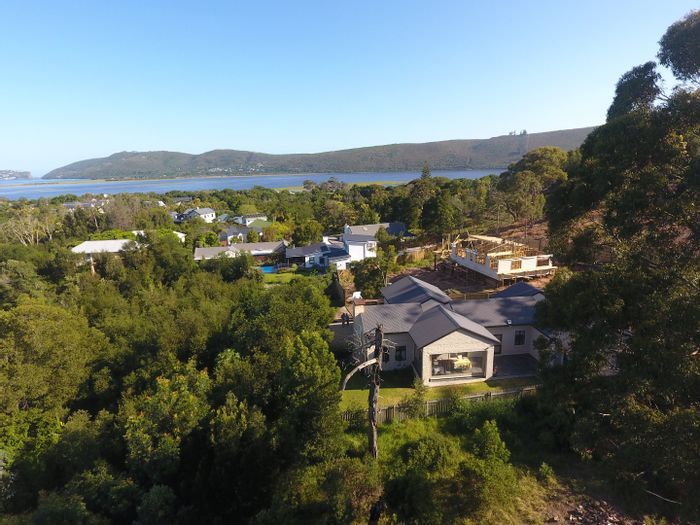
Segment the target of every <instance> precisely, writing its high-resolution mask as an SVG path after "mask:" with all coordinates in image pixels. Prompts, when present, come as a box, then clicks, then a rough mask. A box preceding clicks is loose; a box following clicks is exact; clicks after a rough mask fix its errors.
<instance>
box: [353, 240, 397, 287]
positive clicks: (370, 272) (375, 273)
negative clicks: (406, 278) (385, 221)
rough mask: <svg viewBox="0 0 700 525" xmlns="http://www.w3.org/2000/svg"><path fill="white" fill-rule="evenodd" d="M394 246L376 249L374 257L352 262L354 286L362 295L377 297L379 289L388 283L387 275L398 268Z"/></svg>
mask: <svg viewBox="0 0 700 525" xmlns="http://www.w3.org/2000/svg"><path fill="white" fill-rule="evenodd" d="M398 267H399V266H398V263H397V262H396V248H395V247H394V246H389V247H388V248H387V249H386V251H385V250H382V249H381V248H378V249H377V256H376V257H368V258H366V259H363V260H362V261H358V262H355V263H353V264H352V272H353V276H354V279H355V288H356V289H357V290H360V291H361V292H362V294H363V296H364V297H367V298H370V297H379V294H380V290H381V289H382V288H383V287H384V286H386V285H387V284H388V283H389V276H390V275H391V274H392V273H393V272H396V271H397V270H398Z"/></svg>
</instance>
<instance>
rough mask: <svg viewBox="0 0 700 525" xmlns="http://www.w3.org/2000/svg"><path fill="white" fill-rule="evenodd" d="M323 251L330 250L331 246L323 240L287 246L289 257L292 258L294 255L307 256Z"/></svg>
mask: <svg viewBox="0 0 700 525" xmlns="http://www.w3.org/2000/svg"><path fill="white" fill-rule="evenodd" d="M321 252H330V248H329V247H328V246H327V245H326V244H324V243H322V242H315V243H313V244H309V245H308V246H297V247H294V248H287V259H291V258H292V257H306V256H308V255H313V254H315V253H321Z"/></svg>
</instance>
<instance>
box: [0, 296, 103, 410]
mask: <svg viewBox="0 0 700 525" xmlns="http://www.w3.org/2000/svg"><path fill="white" fill-rule="evenodd" d="M0 334H2V337H1V338H0V354H2V355H3V356H4V358H3V359H2V360H0V407H2V410H3V411H5V412H14V411H17V410H26V409H28V408H31V407H36V408H41V409H43V410H56V409H60V408H62V407H63V406H65V404H66V403H68V402H69V401H70V400H72V399H73V398H74V397H75V396H76V395H77V393H78V390H79V388H80V387H81V385H82V383H83V382H84V381H85V380H86V379H87V377H88V373H89V368H88V365H89V363H90V361H91V360H93V359H94V358H95V356H97V355H99V354H100V353H102V352H104V351H105V348H106V344H107V342H106V340H105V338H104V336H103V335H102V334H101V333H100V332H99V331H97V330H95V329H93V328H90V327H89V326H88V323H87V320H86V319H85V317H83V316H82V315H80V314H78V313H77V312H71V311H68V310H65V309H64V308H61V307H58V306H50V305H47V304H44V303H43V302H41V301H40V300H29V299H27V300H24V301H20V303H19V304H18V305H17V306H16V307H14V308H12V309H10V310H7V311H0Z"/></svg>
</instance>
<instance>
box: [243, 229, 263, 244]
mask: <svg viewBox="0 0 700 525" xmlns="http://www.w3.org/2000/svg"><path fill="white" fill-rule="evenodd" d="M246 241H247V242H260V235H258V232H256V231H255V230H250V231H249V232H248V234H247V235H246Z"/></svg>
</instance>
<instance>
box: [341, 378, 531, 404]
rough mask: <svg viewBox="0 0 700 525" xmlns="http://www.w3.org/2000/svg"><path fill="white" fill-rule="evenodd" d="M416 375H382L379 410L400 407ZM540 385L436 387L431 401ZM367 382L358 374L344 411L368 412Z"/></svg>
mask: <svg viewBox="0 0 700 525" xmlns="http://www.w3.org/2000/svg"><path fill="white" fill-rule="evenodd" d="M414 377H415V376H414V374H413V371H412V370H411V369H410V368H409V369H404V370H395V371H391V372H383V373H382V386H381V388H380V389H379V406H381V407H387V406H392V405H396V404H397V403H400V402H401V400H402V399H403V398H404V397H406V396H408V395H410V394H411V393H412V392H413V378H414ZM537 383H538V379H537V378H536V377H518V378H510V379H508V378H506V379H489V380H488V381H481V382H478V383H469V384H466V385H449V386H436V387H431V388H429V389H428V392H427V398H428V399H442V398H446V397H449V395H450V394H451V393H452V392H456V393H457V394H458V395H461V396H466V395H469V394H480V393H483V392H493V391H497V390H505V389H508V388H518V387H521V386H529V385H534V384H537ZM367 394H368V387H367V378H366V377H365V375H364V374H363V373H362V372H357V373H356V374H355V375H354V376H353V377H352V378H351V379H350V382H349V383H348V386H347V387H346V388H345V391H344V392H343V393H342V398H341V400H340V408H341V410H349V409H352V408H364V407H366V406H367Z"/></svg>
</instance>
